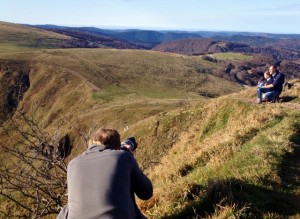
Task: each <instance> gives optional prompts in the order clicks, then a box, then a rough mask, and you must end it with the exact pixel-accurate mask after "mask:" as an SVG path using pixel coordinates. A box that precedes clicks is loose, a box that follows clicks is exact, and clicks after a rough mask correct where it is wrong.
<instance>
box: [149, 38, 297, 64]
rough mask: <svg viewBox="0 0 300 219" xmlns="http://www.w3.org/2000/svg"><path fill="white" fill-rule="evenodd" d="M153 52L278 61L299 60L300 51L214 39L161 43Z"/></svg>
mask: <svg viewBox="0 0 300 219" xmlns="http://www.w3.org/2000/svg"><path fill="white" fill-rule="evenodd" d="M153 50H156V51H162V52H174V53H179V54H188V55H200V54H212V53H219V52H239V53H247V54H259V55H263V56H269V57H273V58H274V59H277V60H298V59H300V51H296V50H289V49H283V48H274V47H258V46H250V45H247V44H242V43H233V42H227V41H216V40H213V39H182V40H175V41H171V42H165V43H161V44H159V45H158V46H156V47H154V48H153Z"/></svg>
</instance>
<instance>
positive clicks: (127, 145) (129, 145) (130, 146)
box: [121, 137, 138, 152]
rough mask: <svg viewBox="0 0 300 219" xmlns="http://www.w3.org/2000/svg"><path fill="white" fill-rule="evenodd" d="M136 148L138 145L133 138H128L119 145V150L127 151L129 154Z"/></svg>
mask: <svg viewBox="0 0 300 219" xmlns="http://www.w3.org/2000/svg"><path fill="white" fill-rule="evenodd" d="M137 146H138V145H137V142H136V140H135V138H134V137H129V138H127V139H126V140H125V141H123V142H122V143H121V149H124V150H129V151H131V152H134V151H135V149H136V148H137Z"/></svg>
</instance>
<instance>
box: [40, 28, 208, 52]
mask: <svg viewBox="0 0 300 219" xmlns="http://www.w3.org/2000/svg"><path fill="white" fill-rule="evenodd" d="M36 27H38V28H41V29H45V30H50V31H54V32H58V33H66V34H67V35H68V34H69V35H70V36H74V37H77V36H78V35H80V34H82V35H92V36H94V37H95V38H96V41H97V37H99V38H109V39H111V41H112V42H111V47H113V48H118V44H117V42H118V41H120V40H123V42H124V41H125V42H127V43H126V44H125V43H124V46H126V45H127V46H128V45H129V46H130V43H131V47H127V48H128V49H129V48H132V44H134V45H136V46H138V47H139V48H143V49H151V48H153V47H154V46H156V45H158V44H160V43H162V42H167V41H172V40H177V39H184V38H202V37H201V36H200V35H199V34H197V33H193V32H184V31H154V30H131V29H129V30H108V29H100V28H95V27H76V28H71V27H64V26H55V25H37V26H36ZM74 33H76V34H74ZM113 41H115V42H116V44H115V45H114V44H113ZM129 42H130V43H129Z"/></svg>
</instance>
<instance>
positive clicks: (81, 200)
mask: <svg viewBox="0 0 300 219" xmlns="http://www.w3.org/2000/svg"><path fill="white" fill-rule="evenodd" d="M136 146H137V144H136V142H135V139H134V138H133V137H131V138H129V139H127V140H126V141H125V142H124V144H122V148H124V149H125V150H121V142H120V135H119V133H118V132H117V131H116V130H114V129H99V130H97V131H96V132H95V133H94V134H93V135H92V136H91V138H90V141H89V147H88V149H87V151H85V152H84V153H83V154H82V155H80V156H78V157H76V158H75V159H73V160H72V161H71V162H70V163H69V165H68V174H67V181H68V206H65V207H64V208H63V209H62V211H61V212H60V214H59V215H58V217H57V218H59V219H61V218H72V219H73V218H74V219H76V218H78V219H89V218H93V219H94V218H116V219H119V218H122V219H127V218H128V219H134V218H145V217H144V216H143V215H142V214H141V212H140V211H139V209H138V208H137V205H136V203H135V199H134V194H136V195H137V196H138V197H139V198H140V199H143V200H147V199H149V198H151V196H152V193H153V188H152V183H151V181H150V180H149V179H148V178H147V177H146V176H145V175H144V174H143V172H142V170H141V169H140V168H139V167H138V164H137V162H136V160H135V158H134V157H133V155H132V154H131V153H129V152H128V151H127V149H126V148H130V150H134V149H135V148H136Z"/></svg>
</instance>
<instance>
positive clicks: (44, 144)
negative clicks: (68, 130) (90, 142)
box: [0, 111, 72, 218]
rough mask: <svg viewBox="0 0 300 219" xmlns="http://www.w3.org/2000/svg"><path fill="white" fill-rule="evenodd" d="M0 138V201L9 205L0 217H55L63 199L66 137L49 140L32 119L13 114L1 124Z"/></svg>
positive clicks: (52, 137) (67, 138) (57, 135)
mask: <svg viewBox="0 0 300 219" xmlns="http://www.w3.org/2000/svg"><path fill="white" fill-rule="evenodd" d="M58 130H59V129H58ZM0 139H1V141H0V150H1V151H0V152H1V154H2V156H3V158H2V163H1V167H0V196H2V199H1V200H0V202H6V203H9V204H8V205H9V206H11V208H7V209H5V210H3V209H2V211H1V212H0V215H1V214H3V215H4V216H6V217H21V218H41V217H43V216H46V215H50V214H57V213H58V212H59V211H60V209H61V207H62V206H63V204H64V203H66V199H67V197H66V191H67V181H66V172H67V165H66V163H65V158H66V157H67V156H68V155H69V154H70V151H71V149H72V145H71V141H70V137H69V136H68V135H64V136H61V133H59V132H57V133H54V134H53V135H52V136H51V137H49V136H48V135H47V134H45V133H44V132H43V131H42V130H41V129H40V128H39V126H38V124H37V123H36V122H35V121H34V119H32V118H30V117H28V116H26V115H25V114H24V113H22V112H19V111H17V112H16V113H15V115H14V117H13V118H11V119H10V120H9V121H7V122H6V123H5V125H1V127H0ZM3 197H4V198H3Z"/></svg>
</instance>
